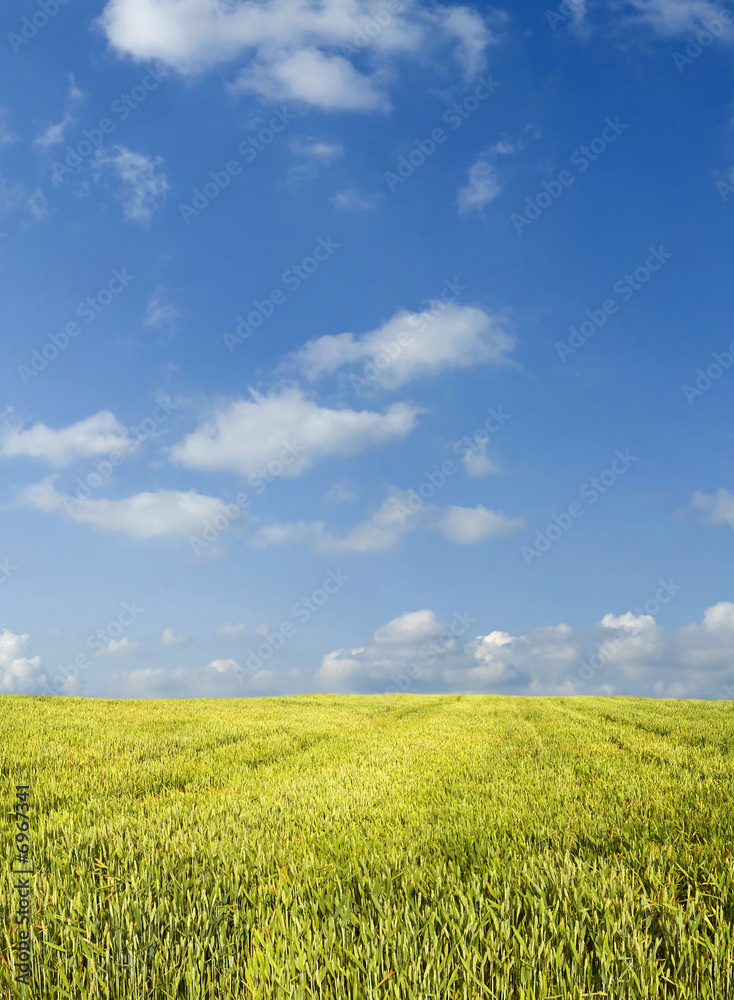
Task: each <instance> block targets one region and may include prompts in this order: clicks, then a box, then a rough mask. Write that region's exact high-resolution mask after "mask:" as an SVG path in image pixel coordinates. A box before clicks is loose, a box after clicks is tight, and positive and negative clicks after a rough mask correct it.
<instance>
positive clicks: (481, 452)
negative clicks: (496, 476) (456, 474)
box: [461, 441, 502, 479]
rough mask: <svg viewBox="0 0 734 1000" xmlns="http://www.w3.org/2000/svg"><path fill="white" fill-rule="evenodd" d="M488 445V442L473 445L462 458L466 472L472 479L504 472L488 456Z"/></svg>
mask: <svg viewBox="0 0 734 1000" xmlns="http://www.w3.org/2000/svg"><path fill="white" fill-rule="evenodd" d="M488 443H489V442H488V441H480V442H479V443H476V444H473V445H472V446H471V447H468V448H467V449H466V451H465V452H464V454H463V455H462V456H461V463H462V465H463V466H464V471H465V472H466V474H467V476H469V478H470V479H479V478H480V477H482V476H489V475H491V474H493V473H497V472H501V471H502V470H501V469H500V467H499V465H497V463H496V462H493V461H492V459H491V458H490V457H489V456H488V455H487V445H488Z"/></svg>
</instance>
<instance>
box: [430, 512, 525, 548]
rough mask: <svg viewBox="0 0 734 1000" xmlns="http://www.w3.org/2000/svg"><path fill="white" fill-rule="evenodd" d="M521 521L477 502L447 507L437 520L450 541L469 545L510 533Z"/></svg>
mask: <svg viewBox="0 0 734 1000" xmlns="http://www.w3.org/2000/svg"><path fill="white" fill-rule="evenodd" d="M523 523H524V522H523V519H522V518H521V517H516V518H512V517H505V515H504V514H500V513H498V512H497V511H496V510H488V509H487V508H486V507H483V506H482V504H478V506H476V507H449V508H448V509H447V510H446V513H445V514H444V515H443V516H442V517H441V520H440V521H439V530H440V531H441V533H442V534H443V535H445V536H446V538H449V539H450V540H451V541H452V542H459V543H460V544H461V545H471V544H473V543H474V542H482V541H484V540H485V539H487V538H500V537H502V536H503V535H511V534H512V533H513V532H514V531H517V529H518V528H520V527H522V525H523Z"/></svg>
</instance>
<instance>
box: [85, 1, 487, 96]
mask: <svg viewBox="0 0 734 1000" xmlns="http://www.w3.org/2000/svg"><path fill="white" fill-rule="evenodd" d="M372 10H373V5H371V4H370V3H368V2H367V0H332V2H330V3H329V4H326V5H324V4H321V3H318V2H316V0H261V2H259V3H257V4H255V3H247V2H237V0H232V2H227V3H222V2H216V0H215V2H212V0H175V2H174V0H109V2H108V3H107V6H106V7H105V9H104V11H103V13H102V17H101V19H100V23H101V26H102V28H103V29H104V31H105V32H106V35H107V38H108V40H109V42H110V44H111V45H112V46H113V47H114V48H115V49H117V51H118V52H120V53H121V54H124V55H131V56H133V57H134V58H135V59H138V60H141V61H145V60H151V59H157V60H160V61H162V62H164V63H166V64H167V65H169V66H172V67H173V68H174V69H176V70H178V71H179V72H181V73H198V72H202V71H204V70H207V69H211V68H213V67H216V66H223V65H225V64H231V65H233V67H237V66H239V69H238V70H237V72H236V76H235V83H234V87H235V88H240V89H243V90H250V91H254V92H255V93H257V94H258V95H260V96H261V97H263V98H264V99H266V100H268V101H271V100H298V101H302V102H305V103H307V104H311V105H313V106H315V107H318V108H321V109H323V110H326V111H337V110H351V111H385V110H387V109H388V108H389V106H390V102H389V98H388V93H387V87H388V84H389V83H390V81H391V79H392V78H393V76H394V72H395V59H396V57H398V56H402V57H411V56H412V57H414V58H417V59H420V58H424V57H425V54H426V52H427V51H429V50H432V51H434V52H435V53H438V52H440V50H441V49H442V48H445V47H446V46H448V47H450V48H451V49H452V50H453V52H454V54H455V57H456V60H457V64H458V66H460V67H461V68H462V70H463V72H464V75H465V77H466V78H469V77H470V76H472V75H473V74H475V73H476V72H478V71H480V70H481V69H482V68H483V66H484V64H485V50H486V48H487V46H488V45H490V44H491V43H492V42H494V41H495V40H496V36H495V33H494V30H493V25H494V23H499V22H500V21H501V20H502V18H501V16H500V15H497V14H494V13H493V14H491V15H490V14H489V13H488V14H487V15H486V16H485V17H482V16H480V15H479V14H478V13H477V12H476V11H474V10H471V9H470V8H468V7H464V6H453V7H450V6H446V7H438V8H433V9H432V10H428V9H425V8H422V7H421V6H419V5H418V4H410V5H406V6H405V7H404V9H403V10H402V11H401V12H400V13H393V14H391V15H390V19H389V21H388V22H387V23H385V24H381V25H380V30H379V32H378V33H377V34H376V35H373V36H372V37H370V39H369V54H370V60H369V67H367V66H365V64H364V61H360V63H359V66H360V68H359V69H357V68H356V67H355V65H354V64H353V63H352V62H351V61H350V58H348V56H349V55H350V54H351V53H356V52H359V49H355V44H354V43H355V39H357V38H359V37H360V35H361V33H362V31H363V29H364V27H365V25H367V24H368V23H369V22H370V21H371V19H372ZM490 16H491V23H490V22H489V20H488V19H489V18H490Z"/></svg>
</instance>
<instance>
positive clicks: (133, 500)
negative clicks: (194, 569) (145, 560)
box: [15, 479, 223, 538]
mask: <svg viewBox="0 0 734 1000" xmlns="http://www.w3.org/2000/svg"><path fill="white" fill-rule="evenodd" d="M15 505H16V506H19V507H31V508H35V509H36V510H43V511H48V512H58V513H61V512H65V513H66V514H67V516H68V517H69V518H70V519H71V520H72V521H77V522H79V523H81V524H91V525H92V526H93V527H95V528H103V529H105V530H107V531H120V532H122V533H123V534H125V535H128V536H129V537H130V538H167V537H168V538H170V537H186V536H188V535H191V534H198V533H200V532H201V531H202V530H203V528H204V526H205V525H206V523H207V522H210V521H211V520H212V518H214V517H216V516H217V515H219V514H221V513H222V510H223V504H222V501H221V500H219V499H217V498H216V497H210V496H205V495H203V494H201V493H195V492H194V491H193V490H189V491H188V492H187V493H183V492H180V491H178V490H156V491H155V492H154V493H136V494H134V495H133V496H131V497H126V498H125V499H123V500H107V499H101V500H77V499H76V498H71V497H68V496H67V495H66V494H64V493H60V492H59V491H58V490H56V488H55V487H54V485H53V483H52V481H50V480H48V479H47V480H44V481H43V482H41V483H37V484H36V485H35V486H29V487H27V488H26V489H25V490H23V491H22V492H21V493H20V494H19V496H18V497H17V498H16V501H15Z"/></svg>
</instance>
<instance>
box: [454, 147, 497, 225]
mask: <svg viewBox="0 0 734 1000" xmlns="http://www.w3.org/2000/svg"><path fill="white" fill-rule="evenodd" d="M501 190H502V188H501V186H500V182H499V178H498V176H497V170H496V169H495V168H494V167H493V166H492V164H491V163H488V162H487V161H486V160H477V162H476V163H474V164H472V166H471V167H470V168H469V181H468V184H467V186H466V187H464V188H462V189H461V191H459V198H458V202H459V212H460V213H461V214H464V213H466V212H473V211H478V210H479V209H481V208H484V206H485V205H488V204H489V203H490V201H492V200H493V199H494V198H496V197H497V195H498V194H499V193H500V191H501Z"/></svg>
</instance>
